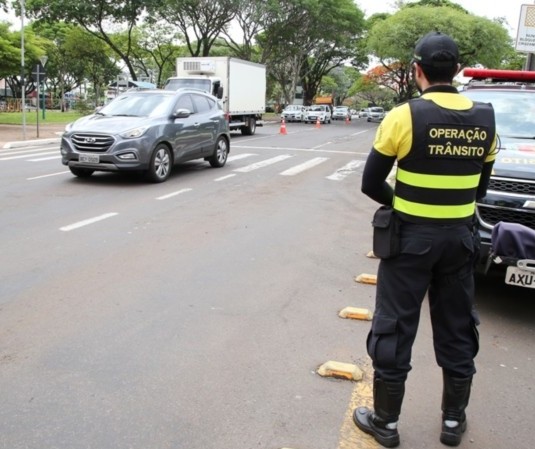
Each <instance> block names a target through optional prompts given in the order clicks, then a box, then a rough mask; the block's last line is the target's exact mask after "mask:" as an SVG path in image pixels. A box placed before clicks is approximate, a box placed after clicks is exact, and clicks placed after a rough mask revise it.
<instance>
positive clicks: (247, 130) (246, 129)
mask: <svg viewBox="0 0 535 449" xmlns="http://www.w3.org/2000/svg"><path fill="white" fill-rule="evenodd" d="M255 132H256V120H255V119H254V118H250V119H248V120H247V125H246V126H242V129H241V133H242V134H243V135H244V136H252V135H253V134H254V133H255Z"/></svg>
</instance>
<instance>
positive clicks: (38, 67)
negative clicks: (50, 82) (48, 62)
mask: <svg viewBox="0 0 535 449" xmlns="http://www.w3.org/2000/svg"><path fill="white" fill-rule="evenodd" d="M37 74H39V84H41V83H42V82H43V81H44V80H45V79H46V72H45V68H44V66H43V64H41V63H40V62H39V63H37V64H35V65H34V66H33V70H32V81H33V82H34V83H37Z"/></svg>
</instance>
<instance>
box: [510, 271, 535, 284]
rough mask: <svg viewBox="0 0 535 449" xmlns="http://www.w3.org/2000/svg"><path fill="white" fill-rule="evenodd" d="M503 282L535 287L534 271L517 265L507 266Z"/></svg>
mask: <svg viewBox="0 0 535 449" xmlns="http://www.w3.org/2000/svg"><path fill="white" fill-rule="evenodd" d="M505 283H506V284H509V285H516V286H517V287H526V288H535V272H533V271H528V270H522V269H521V268H518V267H507V271H506V273H505Z"/></svg>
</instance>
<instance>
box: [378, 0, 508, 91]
mask: <svg viewBox="0 0 535 449" xmlns="http://www.w3.org/2000/svg"><path fill="white" fill-rule="evenodd" d="M431 3H432V2H431ZM439 3H444V2H439ZM433 30H436V31H441V32H444V33H446V34H449V35H450V36H452V37H453V38H454V39H455V40H456V41H457V44H458V45H459V51H460V54H461V60H460V63H461V64H462V65H463V66H471V65H474V64H482V65H484V66H487V67H500V64H501V63H502V60H503V57H504V55H506V54H508V53H509V52H510V49H511V44H512V43H511V38H510V37H509V35H508V32H507V30H506V29H505V28H504V27H503V26H502V24H501V23H499V22H495V21H491V20H488V19H485V18H482V17H477V16H474V15H471V14H467V13H466V12H464V10H463V9H462V8H457V7H451V6H420V4H418V5H411V7H403V8H402V9H401V10H400V11H398V12H397V13H395V14H393V15H391V16H390V17H388V18H386V19H384V20H382V21H380V22H377V23H376V24H375V25H374V26H373V28H372V29H371V30H370V34H369V38H368V49H369V50H370V52H371V53H372V54H373V55H374V56H376V57H377V58H378V59H379V60H380V61H381V63H382V64H383V65H384V66H385V67H386V68H387V70H397V71H399V76H398V82H399V84H398V89H399V100H400V101H402V100H404V99H406V98H410V97H411V96H412V93H413V92H414V90H415V89H414V86H412V88H411V85H410V79H409V76H408V75H409V72H410V70H409V65H410V61H411V59H412V56H413V53H412V52H413V49H414V46H415V44H416V42H417V40H418V39H419V38H420V37H421V36H423V35H425V34H427V33H428V32H430V31H433ZM489 42H492V45H489Z"/></svg>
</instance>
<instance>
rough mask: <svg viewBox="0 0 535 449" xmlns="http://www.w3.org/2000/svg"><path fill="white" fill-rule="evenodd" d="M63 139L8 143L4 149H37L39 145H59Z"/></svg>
mask: <svg viewBox="0 0 535 449" xmlns="http://www.w3.org/2000/svg"><path fill="white" fill-rule="evenodd" d="M60 141H61V137H57V138H51V139H37V140H20V141H17V142H7V143H5V144H4V146H3V147H2V148H6V149H9V148H20V147H36V146H39V145H46V144H49V143H59V142H60Z"/></svg>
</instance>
